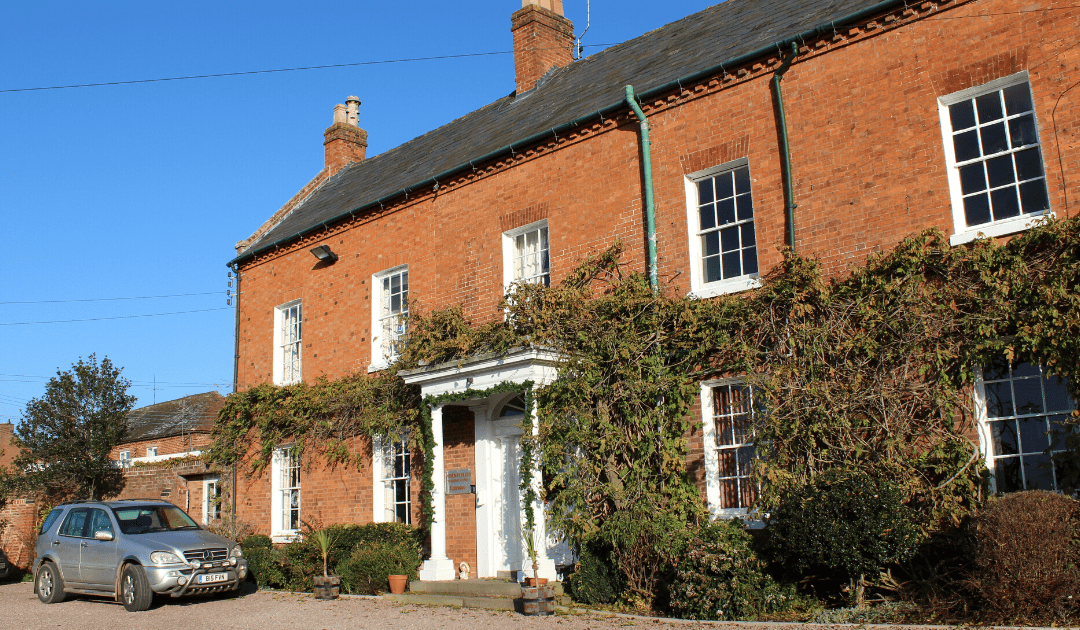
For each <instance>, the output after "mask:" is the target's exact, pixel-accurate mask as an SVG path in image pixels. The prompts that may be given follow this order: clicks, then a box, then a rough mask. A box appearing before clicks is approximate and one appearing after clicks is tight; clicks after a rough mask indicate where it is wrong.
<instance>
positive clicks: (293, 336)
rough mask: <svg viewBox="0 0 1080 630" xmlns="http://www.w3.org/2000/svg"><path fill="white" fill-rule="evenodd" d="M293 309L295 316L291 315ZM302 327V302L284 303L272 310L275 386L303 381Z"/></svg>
mask: <svg viewBox="0 0 1080 630" xmlns="http://www.w3.org/2000/svg"><path fill="white" fill-rule="evenodd" d="M294 309H295V312H296V315H295V316H293V315H292V312H293V310H294ZM290 322H293V324H292V325H291V326H290V325H289V324H290ZM303 325H304V310H303V301H302V300H293V301H291V302H286V303H284V304H282V305H280V306H278V307H276V308H275V309H274V384H275V385H292V384H293V383H299V382H300V381H301V380H303V369H304V361H303V356H304V340H303ZM286 329H288V330H286ZM293 354H295V356H293ZM287 364H288V365H287Z"/></svg>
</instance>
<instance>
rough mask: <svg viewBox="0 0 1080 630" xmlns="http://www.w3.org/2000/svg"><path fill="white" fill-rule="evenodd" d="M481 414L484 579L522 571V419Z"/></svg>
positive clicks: (479, 510)
mask: <svg viewBox="0 0 1080 630" xmlns="http://www.w3.org/2000/svg"><path fill="white" fill-rule="evenodd" d="M473 411H474V413H475V414H476V416H475V417H476V490H477V492H476V560H477V567H476V570H477V575H478V576H479V577H482V578H484V577H497V576H498V574H499V572H500V571H518V570H520V569H521V565H522V558H524V557H525V556H524V554H523V553H522V551H521V549H522V546H521V490H520V489H519V488H518V486H519V485H520V483H521V477H520V475H519V472H518V468H519V467H520V465H521V436H522V434H523V431H522V429H521V417H520V416H518V417H503V418H499V419H496V420H489V419H488V415H487V414H488V409H487V408H478V407H474V408H473Z"/></svg>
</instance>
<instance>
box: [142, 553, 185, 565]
mask: <svg viewBox="0 0 1080 630" xmlns="http://www.w3.org/2000/svg"><path fill="white" fill-rule="evenodd" d="M150 562H153V563H154V564H183V563H184V561H183V560H181V559H180V558H179V557H178V556H177V555H176V554H175V553H169V552H168V551H155V552H154V553H152V554H150Z"/></svg>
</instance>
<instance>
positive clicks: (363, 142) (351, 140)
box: [323, 96, 367, 176]
mask: <svg viewBox="0 0 1080 630" xmlns="http://www.w3.org/2000/svg"><path fill="white" fill-rule="evenodd" d="M345 103H346V104H345V105H341V104H338V105H335V106H334V124H332V125H330V126H329V127H327V129H326V132H325V133H323V138H324V140H323V148H324V149H325V153H326V170H327V172H328V174H329V175H331V176H332V175H334V174H336V173H337V172H338V171H340V170H341V169H343V168H345V167H346V166H348V165H349V164H352V163H353V162H363V161H364V158H365V157H366V155H367V132H366V131H364V130H363V129H361V128H360V125H359V119H360V99H358V98H356V97H355V96H350V97H349V98H347V99H345Z"/></svg>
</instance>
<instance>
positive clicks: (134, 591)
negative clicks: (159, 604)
mask: <svg viewBox="0 0 1080 630" xmlns="http://www.w3.org/2000/svg"><path fill="white" fill-rule="evenodd" d="M120 602H121V603H122V604H123V605H124V608H126V609H127V610H128V612H140V611H143V610H146V609H148V608H150V604H152V603H153V602H154V592H153V591H151V590H150V581H149V580H147V579H146V571H145V570H144V569H143V568H142V567H141V566H139V565H137V564H129V565H127V566H126V567H124V572H123V573H121V574H120Z"/></svg>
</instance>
